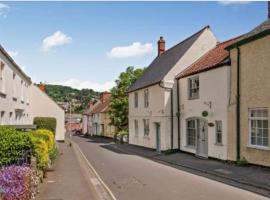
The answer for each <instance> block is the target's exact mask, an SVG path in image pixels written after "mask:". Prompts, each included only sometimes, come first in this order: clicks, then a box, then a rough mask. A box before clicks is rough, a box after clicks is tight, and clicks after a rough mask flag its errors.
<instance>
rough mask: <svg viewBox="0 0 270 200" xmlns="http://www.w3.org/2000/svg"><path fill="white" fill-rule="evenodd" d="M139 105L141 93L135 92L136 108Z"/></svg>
mask: <svg viewBox="0 0 270 200" xmlns="http://www.w3.org/2000/svg"><path fill="white" fill-rule="evenodd" d="M138 106H139V94H138V92H134V108H138Z"/></svg>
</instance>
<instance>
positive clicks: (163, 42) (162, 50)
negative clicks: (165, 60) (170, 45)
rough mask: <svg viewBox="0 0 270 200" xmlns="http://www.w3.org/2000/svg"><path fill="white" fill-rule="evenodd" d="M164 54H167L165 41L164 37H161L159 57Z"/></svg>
mask: <svg viewBox="0 0 270 200" xmlns="http://www.w3.org/2000/svg"><path fill="white" fill-rule="evenodd" d="M164 52H165V40H164V39H163V37H162V36H160V38H159V41H158V56H160V55H161V54H163V53H164Z"/></svg>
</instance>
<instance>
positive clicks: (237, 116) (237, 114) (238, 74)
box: [236, 46, 241, 161]
mask: <svg viewBox="0 0 270 200" xmlns="http://www.w3.org/2000/svg"><path fill="white" fill-rule="evenodd" d="M240 55H241V54H240V48H239V47H238V46H237V94H236V159H237V161H239V160H240V155H241V153H240Z"/></svg>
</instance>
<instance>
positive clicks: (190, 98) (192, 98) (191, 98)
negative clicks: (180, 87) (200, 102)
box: [188, 97, 200, 100]
mask: <svg viewBox="0 0 270 200" xmlns="http://www.w3.org/2000/svg"><path fill="white" fill-rule="evenodd" d="M199 98H200V97H188V100H196V99H199Z"/></svg>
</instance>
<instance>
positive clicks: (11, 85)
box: [0, 51, 31, 125]
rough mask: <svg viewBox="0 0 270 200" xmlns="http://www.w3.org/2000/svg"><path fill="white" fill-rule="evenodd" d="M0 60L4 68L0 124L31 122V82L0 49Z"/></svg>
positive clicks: (0, 94) (0, 95)
mask: <svg viewBox="0 0 270 200" xmlns="http://www.w3.org/2000/svg"><path fill="white" fill-rule="evenodd" d="M1 62H2V63H3V64H4V69H3V80H2V84H3V85H1V86H3V90H2V88H1V89H0V115H1V113H3V116H2V117H1V116H0V123H1V124H2V125H11V124H12V125H18V124H31V112H30V106H31V104H30V101H29V93H30V85H31V82H30V80H29V79H27V78H26V77H25V75H23V74H22V73H21V72H20V71H19V70H18V69H17V68H16V67H15V66H14V64H13V63H11V62H10V61H9V59H8V58H7V57H6V56H5V55H4V54H3V53H2V52H1V51H0V63H1ZM13 74H15V79H14V78H13ZM11 113H12V114H11ZM16 113H17V117H16ZM19 113H21V114H19ZM18 114H19V116H18Z"/></svg>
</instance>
